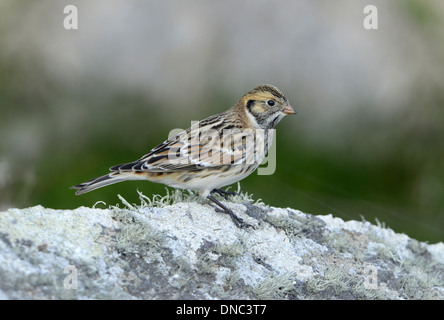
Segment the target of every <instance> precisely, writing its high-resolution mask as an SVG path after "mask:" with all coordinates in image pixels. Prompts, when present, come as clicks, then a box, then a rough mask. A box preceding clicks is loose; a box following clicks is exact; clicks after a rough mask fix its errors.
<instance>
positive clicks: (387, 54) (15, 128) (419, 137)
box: [0, 0, 444, 243]
mask: <svg viewBox="0 0 444 320" xmlns="http://www.w3.org/2000/svg"><path fill="white" fill-rule="evenodd" d="M339 2H341V1H339ZM67 4H74V5H77V6H78V8H79V30H70V31H68V30H65V29H64V28H63V18H64V14H63V7H64V5H67ZM373 4H375V5H376V6H377V7H378V10H379V28H378V30H373V31H369V30H365V29H364V28H363V26H362V20H363V18H364V14H363V13H362V11H363V8H364V6H365V5H366V3H365V2H363V1H356V2H355V3H353V4H351V3H350V2H349V1H343V2H342V4H340V3H338V4H329V1H319V2H316V5H313V4H312V2H310V1H294V2H291V1H287V2H284V1H276V2H273V3H270V2H267V1H264V2H252V1H244V2H242V1H241V2H239V1H237V2H234V1H227V2H224V3H219V4H216V3H208V2H203V1H191V2H190V3H189V4H188V5H184V4H183V3H181V2H179V1H164V2H159V1H147V2H134V3H127V4H125V2H124V1H111V2H103V1H98V2H96V3H95V4H94V5H91V4H88V2H87V1H71V2H68V1H39V2H38V3H34V2H31V1H28V2H27V1H23V2H20V3H17V2H15V1H4V2H3V4H2V5H1V6H2V8H1V17H2V19H0V21H2V22H1V23H0V47H1V55H0V83H1V84H2V85H1V86H0V108H1V117H0V127H1V128H0V134H1V144H0V177H1V182H0V208H1V209H3V210H5V209H7V208H9V207H27V206H33V205H38V204H39V205H42V206H45V207H51V208H76V207H78V206H92V205H94V204H95V203H96V202H97V201H105V202H106V203H107V204H115V203H118V202H119V201H118V198H117V194H121V195H122V196H123V197H124V198H126V199H127V200H128V201H129V202H135V203H138V195H137V192H136V190H137V189H138V190H140V191H142V192H143V193H144V194H145V195H148V196H149V195H151V194H154V193H160V194H164V193H165V189H164V186H163V185H159V184H154V183H150V182H134V181H131V182H125V183H119V184H116V185H113V186H109V187H107V188H103V189H99V190H96V191H94V192H92V193H88V194H85V195H82V196H75V195H74V191H73V190H69V189H68V188H69V187H70V186H72V185H74V184H77V183H80V182H83V181H85V180H88V179H91V178H94V177H96V176H99V175H102V174H105V173H107V171H108V168H109V167H111V166H112V165H115V164H119V163H125V162H130V161H133V160H135V159H138V158H139V157H141V156H142V155H143V154H145V153H147V152H148V151H149V150H150V149H151V148H152V147H154V146H156V145H157V144H158V143H160V142H162V141H163V140H164V139H166V138H167V136H168V133H169V131H170V130H172V129H175V128H184V129H185V128H187V127H189V126H190V124H191V121H193V120H194V121H196V120H200V119H203V118H205V117H207V116H209V115H211V114H214V113H218V112H222V111H224V110H226V109H228V108H229V107H231V106H232V105H233V104H234V103H235V102H236V101H237V100H238V99H239V97H240V96H241V95H242V94H244V93H245V92H247V91H249V90H251V89H252V88H253V87H255V86H256V85H259V84H261V83H272V84H275V85H277V86H278V87H279V88H280V89H281V90H282V91H283V92H284V93H285V94H286V95H287V97H288V99H289V100H290V103H291V104H292V106H293V108H294V109H295V110H296V111H297V112H298V115H296V116H288V117H286V118H285V119H284V120H283V121H282V122H281V123H280V124H279V125H278V126H277V145H276V152H277V163H276V172H275V173H274V174H273V175H269V176H265V175H263V176H259V175H257V174H256V173H254V174H252V175H251V176H250V177H248V178H246V179H245V180H243V181H242V182H241V186H242V190H244V191H247V192H249V193H253V194H254V197H255V198H261V199H262V200H263V201H264V202H265V203H267V204H269V205H272V206H278V207H287V206H288V207H292V208H295V209H299V210H301V211H304V212H308V213H313V214H330V213H331V214H333V215H334V216H336V217H340V218H343V219H345V220H352V219H353V220H361V219H365V220H367V221H370V222H372V223H375V221H380V222H383V223H385V224H386V225H387V226H388V227H390V228H392V229H394V230H395V231H396V232H402V233H406V234H408V235H409V236H411V237H414V238H417V239H419V240H422V241H429V242H432V243H434V242H438V241H442V240H443V239H444V229H443V227H442V226H443V224H444V143H443V137H444V109H443V108H444V90H443V89H444V87H443V86H444V81H443V80H444V65H443V62H444V46H443V45H442V43H444V41H443V40H444V39H443V34H444V33H443V32H442V30H443V27H444V25H443V24H444V23H443V21H444V19H443V15H444V14H443V12H444V10H440V9H443V7H442V5H441V2H439V1H414V0H409V1H391V2H390V4H385V2H383V1H376V2H374V3H373ZM252 6H253V7H252ZM123 9H125V10H123ZM291 17H294V19H292V20H291V21H289V20H290V18H291ZM156 28H158V29H159V30H157V29H156ZM153 52H155V54H157V56H154V57H153V56H152V55H153V54H154V53H153ZM156 57H157V58H156ZM234 188H236V186H234Z"/></svg>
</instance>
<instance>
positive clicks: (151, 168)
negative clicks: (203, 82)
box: [71, 84, 296, 228]
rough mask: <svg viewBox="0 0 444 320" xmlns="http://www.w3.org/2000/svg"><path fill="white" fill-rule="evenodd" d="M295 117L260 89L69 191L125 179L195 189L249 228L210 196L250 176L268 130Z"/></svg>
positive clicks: (276, 93)
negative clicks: (146, 151)
mask: <svg viewBox="0 0 444 320" xmlns="http://www.w3.org/2000/svg"><path fill="white" fill-rule="evenodd" d="M287 114H296V112H295V111H294V109H293V108H292V107H291V106H290V104H289V102H288V100H287V98H286V97H285V96H284V94H283V93H282V92H281V91H280V90H279V89H278V88H276V87H275V86H273V85H269V84H263V85H260V86H258V87H256V88H254V89H253V90H251V91H250V92H248V93H246V94H245V95H243V96H242V97H241V98H240V99H239V101H238V102H237V103H236V104H235V105H234V106H233V107H232V108H230V109H228V110H227V111H225V112H222V113H219V114H216V115H213V116H210V117H208V118H206V119H204V120H201V121H199V122H197V123H195V124H193V125H192V126H191V127H190V128H188V129H186V130H185V131H182V132H181V133H179V134H177V135H176V136H175V137H173V138H171V139H168V140H166V141H164V142H162V143H161V144H159V145H158V146H156V147H155V148H153V149H152V150H151V151H150V152H148V153H147V154H146V155H144V156H143V157H141V158H140V159H139V160H136V161H134V162H130V163H125V164H119V165H116V166H113V167H111V168H110V171H111V172H110V173H108V174H106V175H104V176H101V177H98V178H95V179H92V180H89V181H86V182H83V183H80V184H78V185H75V186H73V187H71V189H78V190H77V191H76V194H77V195H80V194H83V193H86V192H89V191H92V190H95V189H98V188H101V187H104V186H107V185H110V184H114V183H117V182H121V181H126V180H148V181H151V182H158V183H163V184H165V185H167V186H170V187H174V188H180V189H189V190H195V191H197V192H198V193H199V195H200V196H201V197H203V198H205V197H207V198H208V199H209V200H211V201H213V202H214V203H215V204H216V205H218V206H219V207H220V208H221V209H222V210H218V211H222V212H225V213H227V214H229V215H230V217H231V219H232V220H233V222H234V223H235V225H236V226H237V227H239V228H243V227H251V226H250V225H249V224H247V223H245V222H244V221H243V220H242V219H241V218H239V217H237V216H236V215H235V214H234V212H233V211H232V210H230V209H229V208H227V207H226V206H225V205H223V204H222V203H221V202H220V201H218V200H217V199H215V198H214V197H213V196H212V193H218V194H220V195H222V196H224V197H225V198H226V199H227V197H226V196H227V195H228V194H233V193H232V192H227V191H224V190H222V189H220V188H221V187H224V186H227V185H230V184H232V183H235V182H237V181H239V180H242V179H243V178H245V177H247V176H248V175H250V174H251V173H252V172H253V171H255V170H256V168H257V167H258V166H259V165H260V164H261V163H262V161H263V159H264V157H265V155H266V153H267V152H268V150H269V148H270V146H271V141H272V137H273V133H274V127H275V126H276V125H277V124H278V123H279V121H281V120H282V119H283V118H284V117H285V116H286V115H287Z"/></svg>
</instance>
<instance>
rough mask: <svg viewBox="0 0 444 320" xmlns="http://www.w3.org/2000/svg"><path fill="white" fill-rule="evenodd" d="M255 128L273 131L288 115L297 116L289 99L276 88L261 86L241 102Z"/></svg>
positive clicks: (267, 85) (247, 94)
mask: <svg viewBox="0 0 444 320" xmlns="http://www.w3.org/2000/svg"><path fill="white" fill-rule="evenodd" d="M239 103H240V104H241V106H242V108H243V109H244V112H245V113H246V115H247V118H248V119H249V120H250V123H251V125H252V126H253V127H257V128H261V129H272V128H274V127H275V126H276V125H277V124H278V123H279V121H281V120H282V118H284V117H285V116H286V115H287V114H296V112H295V111H294V110H293V108H292V107H291V106H290V104H289V102H288V99H287V98H286V97H285V96H284V94H283V93H282V91H280V90H279V89H278V88H276V87H275V86H272V85H270V84H263V85H260V86H258V87H256V88H254V89H253V90H251V91H250V92H248V93H246V94H245V95H244V96H243V97H242V98H241V99H240V101H239Z"/></svg>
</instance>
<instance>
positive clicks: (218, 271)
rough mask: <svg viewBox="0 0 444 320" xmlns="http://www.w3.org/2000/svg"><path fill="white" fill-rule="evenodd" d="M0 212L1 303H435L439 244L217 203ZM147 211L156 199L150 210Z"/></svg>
mask: <svg viewBox="0 0 444 320" xmlns="http://www.w3.org/2000/svg"><path fill="white" fill-rule="evenodd" d="M224 203H225V204H226V205H227V206H229V207H230V208H232V209H233V210H234V211H235V212H236V214H238V215H239V216H241V217H242V218H243V219H244V220H246V221H247V222H248V223H250V224H252V225H254V226H255V229H252V228H249V229H246V230H244V229H239V228H237V227H235V225H234V224H233V222H232V221H231V219H230V218H229V217H228V215H226V214H223V213H218V212H215V210H214V208H213V207H212V206H210V205H209V204H207V203H199V202H195V201H191V202H187V201H179V202H176V203H174V204H171V205H162V206H161V207H153V206H151V205H150V204H149V203H146V202H145V203H143V205H142V206H139V207H136V206H132V205H129V204H127V208H125V209H120V208H117V207H110V208H109V209H91V208H85V207H80V208H78V209H75V210H54V209H46V208H43V207H42V206H36V207H32V208H27V209H9V210H7V211H4V212H1V213H0V299H443V298H444V244H443V243H438V244H434V245H430V244H426V243H422V242H418V241H416V240H414V239H411V238H409V237H408V236H406V235H403V234H397V233H395V232H394V231H392V230H391V229H388V228H384V227H381V226H375V225H372V224H370V223H369V222H366V221H363V222H358V221H348V222H344V221H343V220H341V219H339V218H334V217H333V216H331V215H325V216H314V215H311V214H306V213H302V212H300V211H298V210H294V209H290V208H274V207H268V206H265V205H263V204H252V203H250V202H247V203H244V204H242V203H233V202H224ZM151 204H152V203H151Z"/></svg>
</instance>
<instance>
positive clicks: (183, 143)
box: [110, 115, 249, 172]
mask: <svg viewBox="0 0 444 320" xmlns="http://www.w3.org/2000/svg"><path fill="white" fill-rule="evenodd" d="M214 128H217V130H215V129H214ZM224 128H230V129H238V130H237V131H235V132H233V133H231V134H230V136H229V137H227V136H223V135H222V132H223V129H224ZM211 129H213V130H211ZM240 129H241V127H240V125H239V124H238V123H234V122H232V121H231V122H229V121H227V120H226V119H225V118H224V117H223V116H221V115H216V116H212V117H209V118H207V119H205V120H202V121H201V122H199V123H197V124H195V125H193V126H191V127H190V128H188V129H187V130H185V131H182V132H181V133H179V134H178V135H177V136H175V137H174V138H172V139H169V140H166V141H164V142H162V143H161V144H159V145H158V146H156V147H154V148H153V149H151V151H150V152H149V153H147V154H146V155H144V156H143V157H141V158H140V159H139V160H137V161H134V162H131V163H127V164H122V165H117V166H114V167H111V168H110V170H112V171H142V172H143V171H147V172H173V171H184V170H187V171H194V170H201V169H204V168H208V167H219V166H221V165H224V164H231V165H235V164H242V163H244V162H245V160H246V157H245V151H246V147H247V146H246V141H249V140H248V139H245V137H244V136H245V133H244V132H243V131H241V130H240ZM222 139H223V141H221V140H222ZM221 142H223V145H221Z"/></svg>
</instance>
